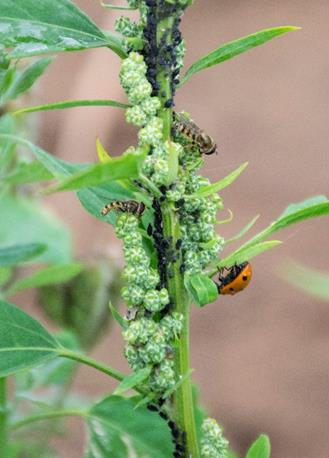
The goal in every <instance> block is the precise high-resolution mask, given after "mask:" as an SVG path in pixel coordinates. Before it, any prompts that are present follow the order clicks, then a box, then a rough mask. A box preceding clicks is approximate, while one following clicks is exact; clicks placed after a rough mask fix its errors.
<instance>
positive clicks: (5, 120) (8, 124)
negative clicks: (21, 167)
mask: <svg viewBox="0 0 329 458" xmlns="http://www.w3.org/2000/svg"><path fill="white" fill-rule="evenodd" d="M15 131H16V121H15V120H14V118H13V117H12V116H11V115H10V114H8V113H7V114H5V115H3V116H1V117H0V135H3V134H13V133H15ZM15 150H16V142H15V140H12V139H10V140H9V139H0V169H5V168H6V167H7V166H8V165H10V164H11V162H12V159H13V156H14V154H15Z"/></svg>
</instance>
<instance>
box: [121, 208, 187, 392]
mask: <svg viewBox="0 0 329 458" xmlns="http://www.w3.org/2000/svg"><path fill="white" fill-rule="evenodd" d="M138 225H139V221H138V218H137V217H136V216H135V215H132V214H129V213H123V214H121V215H120V216H119V217H118V219H117V223H116V235H117V237H118V238H120V239H122V240H123V243H124V255H125V260H126V264H127V265H126V267H125V268H124V271H123V277H124V279H125V280H126V286H124V288H123V290H122V296H123V298H124V300H125V302H126V303H127V305H128V307H129V308H130V310H131V311H133V312H134V313H132V315H133V316H134V319H133V320H131V321H128V327H127V329H126V330H125V331H124V332H123V337H124V340H125V341H126V348H125V356H126V358H127V360H128V363H129V365H130V366H131V367H132V369H133V370H135V371H137V370H139V369H142V368H144V367H146V366H151V367H152V372H151V374H150V378H149V380H148V385H149V388H150V389H151V390H152V392H156V393H157V394H159V395H161V394H162V393H163V392H164V391H166V390H167V389H169V388H171V387H173V385H174V384H175V372H174V367H173V366H174V361H173V355H174V348H173V346H174V341H175V339H176V338H177V337H178V336H179V334H180V332H181V330H182V326H183V317H182V315H181V314H179V313H172V314H167V315H165V316H164V317H163V318H162V319H160V320H159V319H158V315H159V313H158V312H160V311H161V310H163V309H164V308H165V307H166V305H167V304H168V303H169V294H168V291H167V289H166V288H161V289H159V286H158V285H159V281H160V278H159V274H158V272H157V271H156V270H155V269H153V268H152V267H151V266H150V259H149V257H148V255H147V253H146V251H145V249H144V246H143V240H142V236H141V234H140V232H139V231H138ZM128 311H129V309H128Z"/></svg>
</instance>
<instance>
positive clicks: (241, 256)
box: [209, 196, 329, 276]
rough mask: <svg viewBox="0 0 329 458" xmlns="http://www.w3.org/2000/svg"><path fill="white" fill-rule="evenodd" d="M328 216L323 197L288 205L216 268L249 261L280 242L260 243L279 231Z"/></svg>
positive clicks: (327, 208)
mask: <svg viewBox="0 0 329 458" xmlns="http://www.w3.org/2000/svg"><path fill="white" fill-rule="evenodd" d="M328 214H329V201H328V200H327V198H326V197H325V196H315V197H311V198H310V199H306V200H305V201H303V202H300V203H298V204H292V205H289V206H288V207H287V208H286V209H285V210H284V212H283V213H282V215H281V216H279V218H278V219H277V220H276V221H274V222H273V223H271V224H270V225H269V226H268V227H267V228H266V229H264V230H263V231H261V232H259V233H258V234H257V235H255V236H254V237H253V238H252V239H250V240H248V242H246V243H244V244H243V245H242V246H241V247H240V248H238V249H237V250H235V251H234V252H233V253H231V254H230V255H229V256H227V257H226V258H224V259H222V260H221V261H220V263H219V264H218V267H221V266H224V267H229V266H230V265H233V264H234V263H235V262H242V261H247V260H248V259H251V257H254V256H257V254H259V253H262V252H263V251H265V250H267V249H270V248H272V247H275V246H276V245H278V244H279V243H281V242H279V241H276V240H273V241H270V242H264V243H262V242H263V240H264V239H266V238H268V237H269V236H270V235H271V234H273V233H274V232H276V231H278V230H279V229H283V228H285V227H287V226H290V225H291V224H295V223H298V222H300V221H303V220H305V219H309V218H316V217H319V216H325V215H328ZM215 273H216V271H215V270H213V271H212V272H210V273H209V276H213V275H215Z"/></svg>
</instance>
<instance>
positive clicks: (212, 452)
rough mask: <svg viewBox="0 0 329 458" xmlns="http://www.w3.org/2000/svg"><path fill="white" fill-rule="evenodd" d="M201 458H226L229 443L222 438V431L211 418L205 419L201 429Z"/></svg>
mask: <svg viewBox="0 0 329 458" xmlns="http://www.w3.org/2000/svg"><path fill="white" fill-rule="evenodd" d="M201 431H202V433H203V437H202V439H201V456H202V458H226V457H227V450H228V445H229V442H228V440H227V439H225V437H224V436H223V431H222V429H221V428H220V426H219V425H218V424H217V422H216V420H214V419H213V418H206V419H205V420H204V421H203V423H202V427H201Z"/></svg>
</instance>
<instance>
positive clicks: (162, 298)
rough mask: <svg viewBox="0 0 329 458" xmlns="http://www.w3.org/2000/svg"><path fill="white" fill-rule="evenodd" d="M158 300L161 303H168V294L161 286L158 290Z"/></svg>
mask: <svg viewBox="0 0 329 458" xmlns="http://www.w3.org/2000/svg"><path fill="white" fill-rule="evenodd" d="M159 297H160V302H161V304H162V305H167V304H169V294H168V290H166V288H162V289H161V290H160V292H159Z"/></svg>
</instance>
